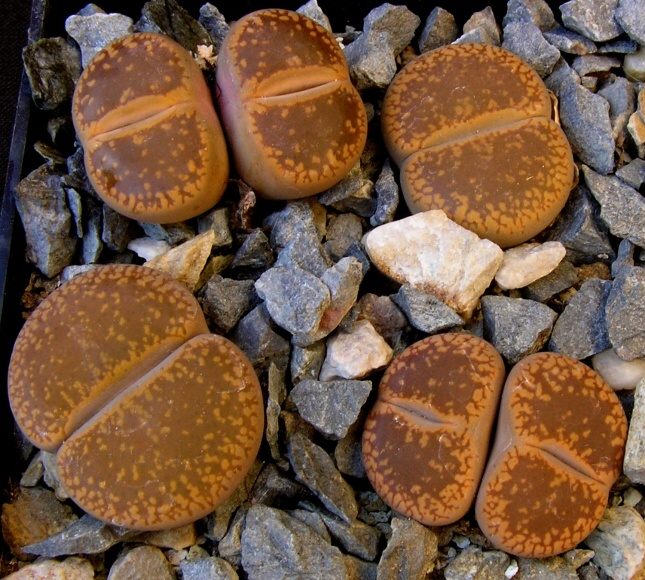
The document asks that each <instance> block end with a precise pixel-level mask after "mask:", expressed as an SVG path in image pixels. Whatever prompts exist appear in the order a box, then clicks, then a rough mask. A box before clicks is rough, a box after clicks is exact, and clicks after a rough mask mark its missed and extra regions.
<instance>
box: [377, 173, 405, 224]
mask: <svg viewBox="0 0 645 580" xmlns="http://www.w3.org/2000/svg"><path fill="white" fill-rule="evenodd" d="M374 190H375V191H376V210H375V211H374V214H373V215H372V216H371V217H370V225H371V226H372V227H376V226H380V225H383V224H387V223H389V222H391V221H392V220H393V219H394V215H395V213H396V210H397V208H398V207H399V198H400V191H399V186H398V184H397V183H396V180H395V179H394V172H393V171H392V167H391V166H390V162H389V160H386V161H385V163H384V164H383V169H382V170H381V173H380V174H379V176H378V179H377V180H376V183H375V184H374Z"/></svg>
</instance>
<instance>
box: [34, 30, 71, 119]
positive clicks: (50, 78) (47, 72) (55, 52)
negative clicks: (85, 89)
mask: <svg viewBox="0 0 645 580" xmlns="http://www.w3.org/2000/svg"><path fill="white" fill-rule="evenodd" d="M22 61H23V63H24V65H25V71H26V73H27V78H28V79H29V85H30V87H31V95H32V97H33V99H34V103H36V106H37V107H38V108H39V109H43V110H45V111H52V110H54V109H57V108H58V107H60V106H62V105H64V104H66V103H68V102H69V101H71V99H72V95H73V94H74V86H75V85H76V81H77V80H78V78H79V77H80V76H81V52H80V51H79V50H78V49H77V48H76V47H75V46H72V45H71V44H70V43H69V42H67V40H65V39H64V38H60V37H55V38H41V39H40V40H37V41H36V42H32V43H31V44H29V45H27V46H26V47H25V48H24V49H23V51H22Z"/></svg>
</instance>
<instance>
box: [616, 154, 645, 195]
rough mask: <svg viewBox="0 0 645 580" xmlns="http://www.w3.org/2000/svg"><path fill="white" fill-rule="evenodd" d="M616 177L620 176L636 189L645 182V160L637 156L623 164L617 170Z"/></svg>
mask: <svg viewBox="0 0 645 580" xmlns="http://www.w3.org/2000/svg"><path fill="white" fill-rule="evenodd" d="M616 177H620V179H622V180H623V181H624V182H625V183H626V184H627V185H629V186H631V187H633V188H634V189H638V188H640V186H641V185H643V183H645V160H643V159H638V158H636V159H634V160H633V161H630V162H629V163H628V164H627V165H623V166H622V167H621V168H620V169H618V170H617V171H616Z"/></svg>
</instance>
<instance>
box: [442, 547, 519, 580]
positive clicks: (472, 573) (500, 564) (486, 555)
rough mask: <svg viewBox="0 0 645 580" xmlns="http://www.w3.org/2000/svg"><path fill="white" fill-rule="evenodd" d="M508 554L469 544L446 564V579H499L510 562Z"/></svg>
mask: <svg viewBox="0 0 645 580" xmlns="http://www.w3.org/2000/svg"><path fill="white" fill-rule="evenodd" d="M510 562H511V559H510V558H509V556H508V554H505V553H504V552H499V551H486V552H485V551H483V550H482V549H481V548H478V547H477V546H468V547H467V548H466V549H465V550H464V551H463V552H461V553H460V554H458V555H457V557H456V558H455V559H454V560H452V562H450V563H449V564H448V566H446V568H445V570H444V574H445V577H446V580H475V579H476V580H498V579H499V578H502V577H504V572H505V571H506V568H507V567H508V565H509V564H510Z"/></svg>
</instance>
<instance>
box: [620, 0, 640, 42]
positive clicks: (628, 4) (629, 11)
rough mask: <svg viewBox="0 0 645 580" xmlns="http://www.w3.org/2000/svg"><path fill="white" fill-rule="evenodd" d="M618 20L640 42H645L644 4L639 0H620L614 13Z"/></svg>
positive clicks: (630, 35) (631, 36) (632, 37)
mask: <svg viewBox="0 0 645 580" xmlns="http://www.w3.org/2000/svg"><path fill="white" fill-rule="evenodd" d="M614 17H615V18H616V22H617V23H618V24H619V25H620V26H621V28H622V29H623V30H624V31H625V32H626V33H627V34H628V35H629V37H630V38H631V39H632V40H635V41H636V42H638V44H645V21H643V4H642V2H639V0H620V1H619V2H618V8H617V9H616V12H615V13H614Z"/></svg>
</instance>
